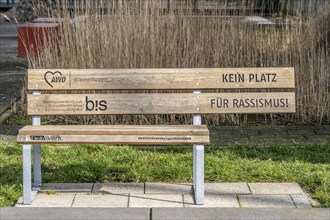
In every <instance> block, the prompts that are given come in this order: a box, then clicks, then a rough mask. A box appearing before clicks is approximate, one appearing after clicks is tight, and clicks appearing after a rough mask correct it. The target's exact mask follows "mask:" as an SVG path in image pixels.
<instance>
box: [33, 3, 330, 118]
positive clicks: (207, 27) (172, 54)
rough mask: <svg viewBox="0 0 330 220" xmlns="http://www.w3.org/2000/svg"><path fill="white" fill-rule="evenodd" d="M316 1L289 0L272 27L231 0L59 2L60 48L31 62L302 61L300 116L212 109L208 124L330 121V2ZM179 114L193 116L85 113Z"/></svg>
mask: <svg viewBox="0 0 330 220" xmlns="http://www.w3.org/2000/svg"><path fill="white" fill-rule="evenodd" d="M315 1H317V0H313V1H310V4H307V7H310V8H307V9H308V10H307V11H306V10H305V11H303V10H296V11H294V10H290V14H288V11H289V10H288V7H289V6H290V5H291V2H293V1H292V0H286V1H282V3H283V4H282V11H281V12H279V13H278V14H276V15H273V16H271V17H270V19H271V20H277V21H279V22H278V23H279V24H278V25H270V26H261V25H256V24H253V23H249V22H245V21H244V17H241V16H235V13H239V14H242V11H240V12H235V11H230V10H228V11H226V10H223V7H224V5H226V4H227V3H229V2H230V1H227V0H225V1H216V0H215V1H214V2H221V4H218V5H213V8H212V9H210V10H196V2H195V1H194V0H191V1H188V3H187V4H183V3H182V2H183V1H181V2H180V1H178V3H175V1H173V0H171V1H170V3H171V4H170V6H169V7H168V5H166V2H167V1H153V0H134V1H133V0H132V1H124V0H117V1H103V4H101V3H102V1H72V2H73V6H74V7H70V8H67V7H68V6H66V5H65V4H64V2H65V1H57V2H56V4H53V7H54V8H53V9H52V10H51V11H50V15H51V16H53V17H62V18H65V22H63V23H62V25H61V26H60V28H59V30H58V36H57V37H56V39H55V42H56V47H55V48H53V47H50V48H48V49H46V50H45V51H44V54H43V55H42V56H39V57H31V58H30V68H170V67H171V68H195V67H196V68H197V67H200V68H213V67H215V68H225V67H228V68H230V67H295V73H296V94H297V113H296V114H281V115H258V116H253V115H249V116H248V115H216V116H215V115H212V116H205V118H204V120H205V121H206V123H208V124H221V123H234V124H249V123H253V122H258V123H275V124H276V123H278V124H281V123H287V122H289V123H300V124H308V123H313V124H315V123H317V124H329V122H330V110H329V107H330V106H329V105H330V96H329V82H330V77H329V75H330V62H329V61H330V56H329V55H330V49H329V48H330V45H329V43H330V30H329V27H330V4H329V1H324V0H320V1H318V3H319V4H322V6H321V7H319V9H318V10H317V11H315V10H313V8H312V7H314V3H315ZM104 2H106V3H104ZM313 2H314V3H313ZM284 3H285V4H284ZM71 6H72V5H71ZM284 6H285V7H286V8H284ZM198 7H200V6H198ZM217 7H218V8H217ZM305 7H306V5H305ZM248 9H249V8H248ZM251 11H252V10H246V12H248V13H249V14H251V13H253V12H251ZM243 12H244V11H243ZM248 13H246V14H248ZM243 14H244V13H243ZM229 15H230V16H229ZM177 119H179V121H181V122H182V123H187V122H188V121H189V122H190V116H172V115H170V116H109V117H100V116H95V117H83V118H82V120H84V121H85V122H86V123H167V122H170V121H174V120H177ZM68 120H70V119H68ZM72 120H75V119H72ZM73 123H74V122H73Z"/></svg>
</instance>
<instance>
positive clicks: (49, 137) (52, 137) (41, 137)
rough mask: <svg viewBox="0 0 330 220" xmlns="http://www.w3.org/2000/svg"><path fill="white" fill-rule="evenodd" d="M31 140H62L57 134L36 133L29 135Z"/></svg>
mask: <svg viewBox="0 0 330 220" xmlns="http://www.w3.org/2000/svg"><path fill="white" fill-rule="evenodd" d="M30 139H31V140H32V141H62V138H61V136H59V135H36V136H30Z"/></svg>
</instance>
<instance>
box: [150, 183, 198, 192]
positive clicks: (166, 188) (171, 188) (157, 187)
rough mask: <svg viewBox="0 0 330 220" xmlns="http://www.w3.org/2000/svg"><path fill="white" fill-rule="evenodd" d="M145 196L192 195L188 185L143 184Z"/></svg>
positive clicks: (190, 187)
mask: <svg viewBox="0 0 330 220" xmlns="http://www.w3.org/2000/svg"><path fill="white" fill-rule="evenodd" d="M145 193H146V194H189V193H193V188H192V184H190V183H145Z"/></svg>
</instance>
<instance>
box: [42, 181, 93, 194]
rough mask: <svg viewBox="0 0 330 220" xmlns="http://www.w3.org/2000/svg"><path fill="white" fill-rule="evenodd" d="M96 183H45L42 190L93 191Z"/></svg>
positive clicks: (62, 191)
mask: <svg viewBox="0 0 330 220" xmlns="http://www.w3.org/2000/svg"><path fill="white" fill-rule="evenodd" d="M93 185H94V183H44V184H42V186H41V188H40V192H49V191H55V192H60V193H66V192H67V193H72V192H83V193H85V192H92V189H93Z"/></svg>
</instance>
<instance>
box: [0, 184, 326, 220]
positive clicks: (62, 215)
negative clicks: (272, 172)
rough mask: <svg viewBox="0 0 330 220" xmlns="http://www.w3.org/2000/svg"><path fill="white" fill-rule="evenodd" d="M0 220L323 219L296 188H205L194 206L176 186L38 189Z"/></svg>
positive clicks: (183, 187)
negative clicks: (202, 199)
mask: <svg viewBox="0 0 330 220" xmlns="http://www.w3.org/2000/svg"><path fill="white" fill-rule="evenodd" d="M0 217H1V218H0V219H1V220H3V219H146V220H147V219H148V220H154V219H157V220H160V219H163V220H165V219H166V220H168V219H170V220H171V219H196V220H197V219H198V220H202V219H242V220H243V219H315V220H321V219H327V220H328V219H329V218H330V209H328V208H312V206H311V204H310V199H309V198H308V197H307V196H306V195H305V194H304V193H303V191H302V190H301V188H300V187H299V185H298V184H297V183H206V184H205V204H204V205H194V201H193V196H192V187H191V185H189V184H182V183H173V184H169V183H107V184H100V183H83V184H68V183H66V184H44V186H43V187H42V189H41V190H40V192H39V193H38V194H37V195H36V198H35V200H34V201H33V202H32V205H22V204H21V201H19V202H18V203H17V204H16V207H15V208H2V209H0Z"/></svg>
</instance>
